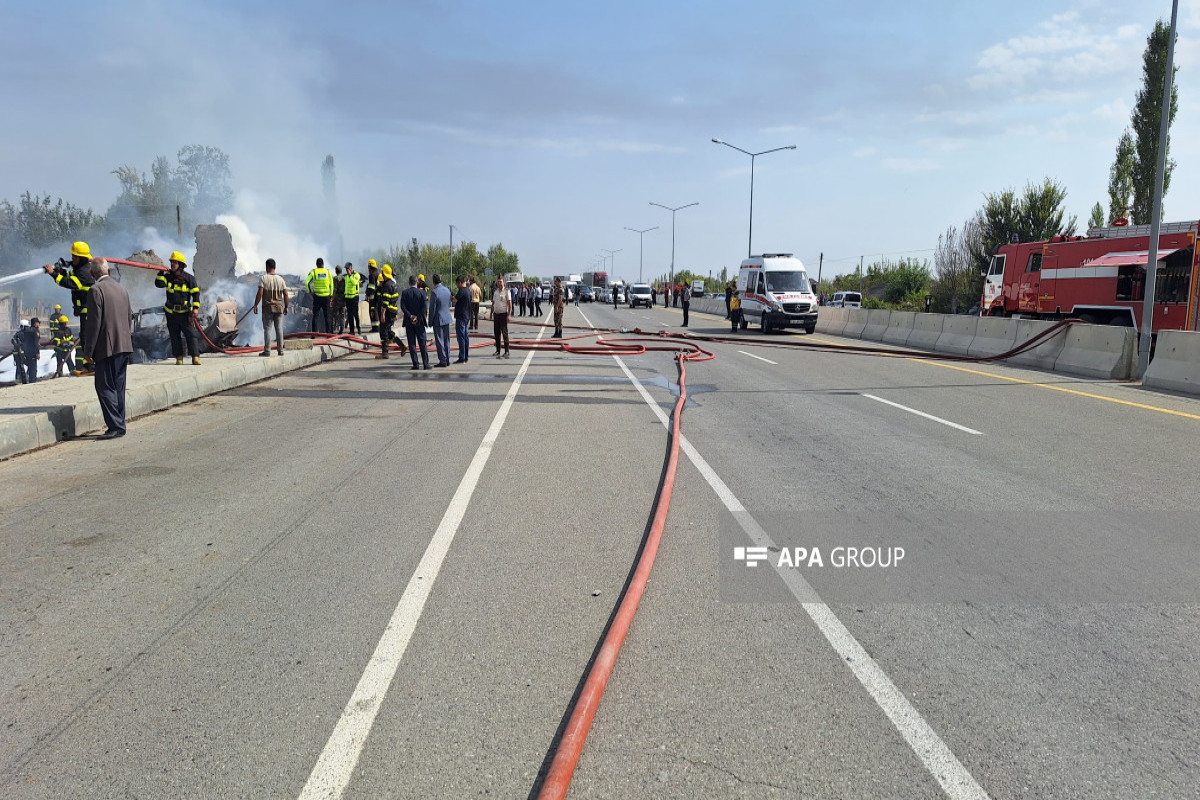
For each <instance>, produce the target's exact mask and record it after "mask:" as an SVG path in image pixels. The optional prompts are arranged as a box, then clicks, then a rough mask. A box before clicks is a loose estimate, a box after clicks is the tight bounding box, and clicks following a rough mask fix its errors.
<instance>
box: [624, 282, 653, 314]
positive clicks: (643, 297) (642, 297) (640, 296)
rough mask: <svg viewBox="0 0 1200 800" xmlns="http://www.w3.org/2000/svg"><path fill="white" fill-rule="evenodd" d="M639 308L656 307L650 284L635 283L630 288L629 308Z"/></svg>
mask: <svg viewBox="0 0 1200 800" xmlns="http://www.w3.org/2000/svg"><path fill="white" fill-rule="evenodd" d="M638 306H645V307H646V308H652V307H653V306H654V302H653V301H652V300H651V299H650V284H648V283H635V284H634V285H633V286H630V287H629V307H630V308H637V307H638Z"/></svg>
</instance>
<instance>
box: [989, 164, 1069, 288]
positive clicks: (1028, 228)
mask: <svg viewBox="0 0 1200 800" xmlns="http://www.w3.org/2000/svg"><path fill="white" fill-rule="evenodd" d="M984 199H985V202H984V205H983V209H982V218H981V220H980V226H979V241H978V249H977V250H976V251H975V254H974V255H975V265H976V271H983V270H986V269H987V265H988V261H989V260H990V259H991V257H992V253H993V252H994V251H995V249H996V248H997V247H999V246H1000V245H1002V244H1007V243H1008V242H1010V241H1012V238H1013V237H1014V236H1016V237H1017V239H1018V241H1022V242H1040V241H1045V240H1046V239H1049V238H1051V237H1052V236H1058V235H1064V236H1071V235H1073V234H1074V233H1075V223H1076V218H1075V217H1074V216H1072V217H1071V218H1070V219H1065V211H1064V210H1063V204H1064V203H1065V202H1066V199H1067V190H1066V189H1065V188H1064V187H1063V186H1062V185H1061V184H1059V183H1058V182H1057V181H1053V180H1051V179H1050V178H1044V179H1043V180H1042V182H1041V184H1035V183H1029V184H1026V186H1025V190H1024V192H1023V193H1022V194H1021V196H1020V197H1019V198H1018V197H1017V194H1016V192H1015V191H1014V190H1012V189H1005V190H1004V191H1002V192H999V193H996V194H989V195H985V196H984Z"/></svg>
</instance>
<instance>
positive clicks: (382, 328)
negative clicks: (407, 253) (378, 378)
mask: <svg viewBox="0 0 1200 800" xmlns="http://www.w3.org/2000/svg"><path fill="white" fill-rule="evenodd" d="M379 278H380V281H379V286H377V287H376V289H375V297H376V300H377V302H378V304H379V308H378V310H377V312H376V314H377V317H378V319H379V344H380V345H381V346H382V349H383V357H384V358H387V357H388V347H389V346H390V345H391V343H392V341H393V340H394V339H395V334H394V333H392V326H393V325H395V324H396V313H397V306H396V301H397V300H398V299H399V297H400V292H399V291H398V290H397V289H396V281H395V280H394V279H393V278H392V265H391V264H384V265H383V269H382V270H381V271H380V273H379ZM400 355H404V346H403V345H401V346H400Z"/></svg>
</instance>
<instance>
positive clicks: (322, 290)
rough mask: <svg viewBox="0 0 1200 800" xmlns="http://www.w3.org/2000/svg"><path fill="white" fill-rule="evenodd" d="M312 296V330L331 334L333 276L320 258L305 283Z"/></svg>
mask: <svg viewBox="0 0 1200 800" xmlns="http://www.w3.org/2000/svg"><path fill="white" fill-rule="evenodd" d="M304 285H305V287H306V288H307V289H308V293H309V294H311V295H312V310H313V315H312V329H313V332H314V333H330V332H332V331H333V328H332V327H330V321H329V303H330V300H332V299H333V275H331V274H330V273H329V270H327V269H325V259H323V258H318V259H317V265H316V266H315V267H313V268H312V270H310V271H309V273H308V280H307V281H305V283H304Z"/></svg>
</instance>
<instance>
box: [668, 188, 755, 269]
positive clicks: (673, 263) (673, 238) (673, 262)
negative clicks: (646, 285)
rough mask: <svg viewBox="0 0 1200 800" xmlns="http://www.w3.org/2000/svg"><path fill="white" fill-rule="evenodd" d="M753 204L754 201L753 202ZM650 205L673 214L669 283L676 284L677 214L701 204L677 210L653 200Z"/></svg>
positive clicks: (693, 204) (689, 204)
mask: <svg viewBox="0 0 1200 800" xmlns="http://www.w3.org/2000/svg"><path fill="white" fill-rule="evenodd" d="M751 202H753V201H751ZM650 205H652V206H658V207H659V208H665V209H666V210H667V211H670V212H671V275H670V280H669V281H668V283H671V284H674V283H675V212H676V211H680V210H682V209H685V208H691V207H692V206H698V205H700V204H699V203H688V204H687V205H686V206H677V207H675V208H671V207H670V206H664V205H663V204H662V203H655V202H654V201H653V200H652V201H650Z"/></svg>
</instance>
